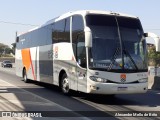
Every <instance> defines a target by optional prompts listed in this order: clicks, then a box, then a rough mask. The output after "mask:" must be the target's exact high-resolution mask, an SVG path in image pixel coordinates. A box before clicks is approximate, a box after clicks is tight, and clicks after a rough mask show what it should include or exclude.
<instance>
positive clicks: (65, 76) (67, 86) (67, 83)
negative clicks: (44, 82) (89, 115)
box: [61, 73, 69, 95]
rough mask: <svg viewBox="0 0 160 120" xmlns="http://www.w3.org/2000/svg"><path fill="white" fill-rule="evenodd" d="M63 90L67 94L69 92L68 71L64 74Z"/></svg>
mask: <svg viewBox="0 0 160 120" xmlns="http://www.w3.org/2000/svg"><path fill="white" fill-rule="evenodd" d="M61 90H62V92H63V93H64V94H65V95H67V94H69V81H68V77H67V75H66V73H64V74H63V76H62V79H61Z"/></svg>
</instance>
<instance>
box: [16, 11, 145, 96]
mask: <svg viewBox="0 0 160 120" xmlns="http://www.w3.org/2000/svg"><path fill="white" fill-rule="evenodd" d="M145 37H146V36H145V34H144V31H143V28H142V25H141V22H140V20H139V18H138V17H135V16H132V15H127V14H122V13H114V12H109V11H98V10H81V11H75V12H69V13H66V14H64V15H61V16H59V17H57V18H55V19H52V20H50V21H48V22H46V23H45V24H44V25H42V26H40V27H37V28H34V29H32V30H30V31H28V32H27V33H23V34H20V35H17V37H16V55H15V64H16V75H17V76H19V77H22V78H23V79H24V81H25V82H29V80H34V81H39V82H44V83H49V84H53V85H56V86H59V87H60V88H61V90H62V92H63V93H64V94H68V93H69V92H70V90H74V91H80V92H83V93H90V94H112V95H113V94H132V93H145V92H147V89H148V66H147V64H148V63H147V45H146V39H145Z"/></svg>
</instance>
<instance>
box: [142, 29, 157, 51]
mask: <svg viewBox="0 0 160 120" xmlns="http://www.w3.org/2000/svg"><path fill="white" fill-rule="evenodd" d="M144 36H145V37H151V38H153V39H154V41H155V46H156V51H157V52H160V38H159V36H158V35H156V34H155V33H151V32H148V33H144Z"/></svg>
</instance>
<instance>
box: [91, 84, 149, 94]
mask: <svg viewBox="0 0 160 120" xmlns="http://www.w3.org/2000/svg"><path fill="white" fill-rule="evenodd" d="M89 87H90V89H89V93H92V94H136V93H146V92H147V90H148V83H134V84H115V83H97V84H94V85H90V86H89Z"/></svg>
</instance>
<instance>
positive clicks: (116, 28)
mask: <svg viewBox="0 0 160 120" xmlns="http://www.w3.org/2000/svg"><path fill="white" fill-rule="evenodd" d="M86 23H87V26H88V27H89V28H90V29H91V32H92V47H91V48H89V68H90V69H97V70H107V71H113V72H118V71H119V72H135V71H136V72H142V71H147V50H146V40H145V38H144V37H143V29H142V27H141V23H140V21H139V19H136V18H128V17H120V16H109V15H108V16H107V15H95V14H94V15H93V14H91V15H87V16H86Z"/></svg>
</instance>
